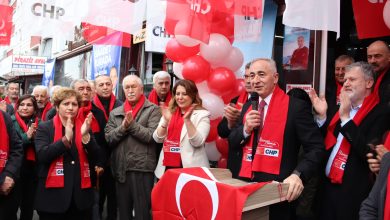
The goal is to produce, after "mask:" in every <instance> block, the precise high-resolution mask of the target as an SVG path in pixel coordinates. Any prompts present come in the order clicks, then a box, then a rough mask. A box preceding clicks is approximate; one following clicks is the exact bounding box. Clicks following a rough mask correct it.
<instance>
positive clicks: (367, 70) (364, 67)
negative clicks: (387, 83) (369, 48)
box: [345, 61, 375, 80]
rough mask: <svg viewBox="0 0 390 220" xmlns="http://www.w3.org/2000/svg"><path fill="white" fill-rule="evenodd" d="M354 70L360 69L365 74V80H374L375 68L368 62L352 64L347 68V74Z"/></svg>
mask: <svg viewBox="0 0 390 220" xmlns="http://www.w3.org/2000/svg"><path fill="white" fill-rule="evenodd" d="M353 68H359V69H360V70H361V71H362V72H363V74H364V79H365V80H369V79H372V80H373V79H374V73H375V71H374V68H373V67H372V66H371V65H370V64H369V63H367V62H364V61H359V62H356V63H352V64H350V65H348V66H346V67H345V72H349V71H351V70H352V69H353Z"/></svg>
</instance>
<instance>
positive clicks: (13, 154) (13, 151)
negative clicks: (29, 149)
mask: <svg viewBox="0 0 390 220" xmlns="http://www.w3.org/2000/svg"><path fill="white" fill-rule="evenodd" d="M0 114H3V117H4V123H5V126H6V128H7V133H8V139H9V154H8V160H7V164H6V165H5V167H4V169H3V172H1V173H0V185H1V184H2V183H3V182H4V179H5V177H6V176H9V177H11V178H12V179H14V181H17V179H18V178H19V176H20V168H21V166H22V162H23V157H24V154H23V146H22V141H21V139H20V137H19V136H18V134H17V133H16V131H15V128H14V125H13V124H12V120H11V117H10V116H9V115H8V114H7V113H5V112H3V111H1V110H0ZM1 135H3V134H1ZM1 138H3V136H2V137H1Z"/></svg>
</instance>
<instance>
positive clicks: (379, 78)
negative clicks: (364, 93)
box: [374, 68, 389, 95]
mask: <svg viewBox="0 0 390 220" xmlns="http://www.w3.org/2000/svg"><path fill="white" fill-rule="evenodd" d="M388 69H389V68H387V69H385V70H384V71H383V72H382V74H380V75H379V77H378V79H377V80H376V82H375V86H374V93H376V94H378V95H379V86H380V85H381V83H382V80H383V78H384V77H385V75H386V73H387V70H388Z"/></svg>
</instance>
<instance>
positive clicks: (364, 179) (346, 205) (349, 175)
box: [318, 105, 390, 219]
mask: <svg viewBox="0 0 390 220" xmlns="http://www.w3.org/2000/svg"><path fill="white" fill-rule="evenodd" d="M329 120H331V118H330V119H329ZM388 122H390V114H389V111H388V108H387V107H386V106H385V105H377V106H375V107H374V108H373V109H372V110H371V112H370V113H368V114H367V116H366V117H365V118H364V119H363V120H362V122H361V123H360V125H359V126H357V125H356V124H355V123H354V122H353V121H352V120H351V121H349V122H347V123H346V124H345V125H344V126H343V127H340V126H337V127H336V129H335V132H334V134H335V136H336V137H337V135H338V133H339V132H341V133H342V134H343V136H344V138H346V140H347V141H348V142H349V143H350V144H351V150H350V153H349V155H348V159H347V163H346V166H345V170H344V176H343V182H342V184H333V183H331V182H330V180H329V178H327V177H326V176H325V175H324V174H325V172H324V170H325V166H326V163H327V161H328V158H329V155H330V153H331V151H332V148H331V149H329V150H328V151H327V155H328V157H327V158H326V160H324V165H323V169H322V171H321V173H322V174H323V184H322V186H321V189H320V195H321V197H320V198H321V199H319V200H318V201H320V203H321V204H320V207H321V210H322V211H321V212H320V215H321V216H322V219H358V215H359V214H358V213H359V208H360V204H361V202H362V201H363V200H364V199H365V198H366V197H367V195H368V193H369V191H370V189H371V187H372V184H373V183H372V178H371V177H372V176H371V177H370V175H372V174H371V173H370V171H369V168H368V163H367V157H366V154H367V153H369V152H370V148H369V146H368V145H367V144H368V143H374V144H378V143H380V141H381V140H382V135H383V133H384V132H385V131H386V129H387V126H388ZM338 124H340V122H338Z"/></svg>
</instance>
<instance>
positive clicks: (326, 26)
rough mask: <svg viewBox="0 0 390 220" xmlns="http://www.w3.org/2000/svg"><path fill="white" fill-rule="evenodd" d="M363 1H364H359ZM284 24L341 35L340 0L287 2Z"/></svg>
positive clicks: (291, 0)
mask: <svg viewBox="0 0 390 220" xmlns="http://www.w3.org/2000/svg"><path fill="white" fill-rule="evenodd" d="M358 1H363V0H358ZM285 2H286V10H285V11H284V14H283V24H284V25H287V26H290V27H300V28H306V29H309V30H324V31H334V32H337V37H339V35H340V0H285Z"/></svg>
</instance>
